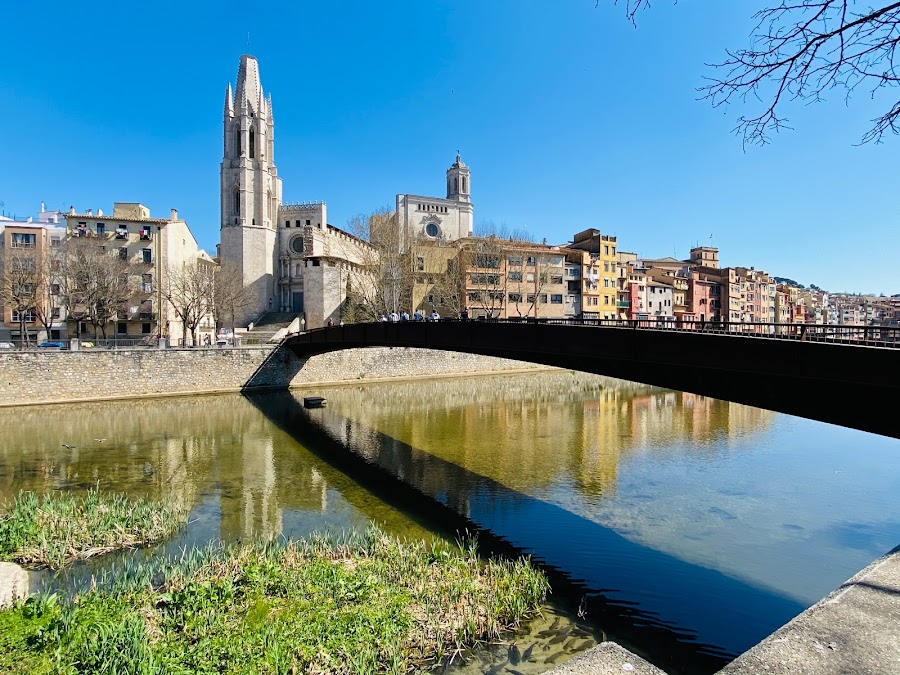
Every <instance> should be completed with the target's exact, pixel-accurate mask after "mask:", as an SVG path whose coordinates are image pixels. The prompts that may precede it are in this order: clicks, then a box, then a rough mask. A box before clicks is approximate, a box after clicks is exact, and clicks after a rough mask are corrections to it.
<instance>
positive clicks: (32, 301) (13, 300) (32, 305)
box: [0, 248, 40, 345]
mask: <svg viewBox="0 0 900 675" xmlns="http://www.w3.org/2000/svg"><path fill="white" fill-rule="evenodd" d="M38 267H39V265H38V258H37V251H36V249H34V248H12V249H9V250H8V251H7V252H6V256H5V257H4V260H3V276H2V279H0V298H2V299H3V304H4V305H5V306H6V307H9V308H10V309H11V310H12V312H13V317H14V320H15V321H17V322H18V324H19V334H20V335H21V336H22V343H23V344H25V345H27V344H30V339H29V336H28V328H27V326H26V324H28V323H31V322H33V321H34V317H35V310H36V309H37V306H38V300H39V298H40V295H39V284H40V272H39V271H38Z"/></svg>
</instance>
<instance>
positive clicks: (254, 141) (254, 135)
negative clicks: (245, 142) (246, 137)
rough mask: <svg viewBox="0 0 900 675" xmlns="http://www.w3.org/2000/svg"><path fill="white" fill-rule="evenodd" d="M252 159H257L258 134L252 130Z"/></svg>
mask: <svg viewBox="0 0 900 675" xmlns="http://www.w3.org/2000/svg"><path fill="white" fill-rule="evenodd" d="M250 159H256V134H254V133H253V129H251V130H250Z"/></svg>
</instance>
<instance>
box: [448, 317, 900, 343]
mask: <svg viewBox="0 0 900 675" xmlns="http://www.w3.org/2000/svg"><path fill="white" fill-rule="evenodd" d="M459 321H469V322H474V323H478V322H482V323H512V324H532V325H533V324H543V325H560V326H587V327H590V326H601V327H606V328H622V329H630V330H663V331H680V332H689V333H708V334H721V335H730V336H745V337H752V338H765V339H773V340H799V341H802V342H829V343H836V344H848V345H856V346H869V347H889V348H900V325H896V324H889V325H885V324H877V325H869V326H851V325H840V324H811V323H765V322H729V321H694V320H691V321H679V320H676V319H670V318H652V319H584V318H534V317H521V318H506V319H491V318H475V319H455V318H446V319H445V318H442V319H441V320H440V322H441V323H446V322H459Z"/></svg>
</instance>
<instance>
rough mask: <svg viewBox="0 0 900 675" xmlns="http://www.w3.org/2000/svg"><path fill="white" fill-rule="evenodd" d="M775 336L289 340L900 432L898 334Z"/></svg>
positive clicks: (446, 326)
mask: <svg viewBox="0 0 900 675" xmlns="http://www.w3.org/2000/svg"><path fill="white" fill-rule="evenodd" d="M731 328H732V329H734V328H735V327H734V326H732V327H731ZM886 330H888V331H889V332H890V333H889V334H892V333H893V332H894V331H893V329H886ZM881 335H882V334H881V333H879V337H880V336H881ZM773 337H776V336H772V335H768V336H756V335H753V334H744V333H739V332H734V331H729V332H724V331H718V332H705V331H699V330H698V331H687V330H661V329H655V328H654V329H647V328H642V327H640V326H639V325H637V324H636V323H635V324H629V325H624V326H623V325H612V326H610V325H577V324H576V325H572V324H568V323H563V322H559V323H551V322H527V323H525V322H495V321H449V322H436V323H424V322H402V323H367V324H350V325H346V326H335V327H332V328H323V329H318V330H313V331H309V332H306V333H301V334H299V335H295V336H292V337H289V338H288V339H287V340H286V341H285V343H284V344H285V346H286V347H287V348H289V349H291V350H292V351H294V353H296V354H297V355H298V356H299V357H305V356H311V355H313V354H319V353H323V352H329V351H336V350H341V349H353V348H361V347H410V348H422V349H439V350H446V351H456V352H467V353H471V354H482V355H485V356H497V357H502V358H508V359H517V360H520V361H528V362H532V363H542V364H545V365H550V366H557V367H560V368H567V369H571V370H580V371H584V372H589V373H597V374H600V375H608V376H611V377H618V378H622V379H625V380H631V381H634V382H642V383H645V384H650V385H655V386H659V387H665V388H668V389H676V390H680V391H688V392H692V393H695V394H699V395H703V396H711V397H714V398H719V399H724V400H728V401H734V402H737V403H744V404H747V405H752V406H756V407H759V408H766V409H768V410H774V411H777V412H783V413H788V414H791V415H798V416H800V417H806V418H809V419H814V420H819V421H823V422H830V423H833V424H839V425H841V426H846V427H850V428H854V429H860V430H863V431H869V432H873V433H878V434H882V435H885V436H891V437H894V438H900V422H898V420H897V418H896V412H895V409H896V405H897V402H898V401H900V397H898V394H900V349H894V348H890V347H889V346H887V344H886V343H888V342H893V340H891V339H889V340H885V341H884V343H885V344H884V345H879V346H873V343H872V337H873V335H870V336H869V339H868V340H867V341H863V340H862V339H861V338H854V337H852V336H850V335H849V334H844V335H835V336H833V339H832V340H830V341H826V340H825V339H820V340H819V341H809V340H803V339H799V337H798V336H797V335H785V336H781V337H778V338H777V339H772V338H773ZM820 338H821V336H820Z"/></svg>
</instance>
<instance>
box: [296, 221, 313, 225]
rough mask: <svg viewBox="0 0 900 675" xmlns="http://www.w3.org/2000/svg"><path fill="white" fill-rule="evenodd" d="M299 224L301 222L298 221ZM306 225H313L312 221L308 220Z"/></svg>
mask: <svg viewBox="0 0 900 675" xmlns="http://www.w3.org/2000/svg"><path fill="white" fill-rule="evenodd" d="M297 222H300V221H297ZM306 224H307V225H312V221H311V220H307V221H306Z"/></svg>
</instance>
